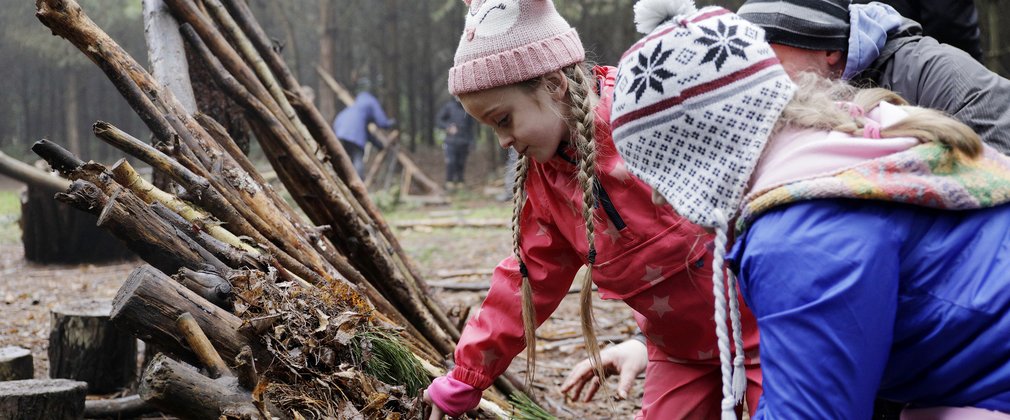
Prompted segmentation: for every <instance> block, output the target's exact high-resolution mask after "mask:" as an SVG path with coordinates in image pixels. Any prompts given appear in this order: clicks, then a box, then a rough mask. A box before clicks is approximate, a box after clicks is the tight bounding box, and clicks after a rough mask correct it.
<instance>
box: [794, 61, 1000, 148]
mask: <svg viewBox="0 0 1010 420" xmlns="http://www.w3.org/2000/svg"><path fill="white" fill-rule="evenodd" d="M796 84H797V85H798V86H799V88H798V89H797V91H796V93H795V94H794V95H793V99H792V101H790V102H789V104H788V105H786V108H785V110H783V111H782V115H781V116H779V120H778V122H777V123H776V125H775V131H778V130H780V129H782V128H784V127H787V126H788V127H794V128H812V129H816V130H833V131H839V132H842V133H846V134H850V135H854V136H864V135H865V134H866V132H865V130H866V118H865V116H859V115H857V116H853V115H852V114H850V113H849V112H848V111H847V110H845V109H842V108H840V107H838V106H837V105H836V101H851V102H852V103H854V104H856V105H858V106H859V107H860V108H862V109H863V110H865V111H870V110H872V109H874V108H876V107H877V106H879V105H880V103H881V102H888V103H891V104H894V105H898V106H901V108H902V110H904V111H905V112H907V113H908V116H907V117H905V118H903V119H902V120H901V121H899V122H897V123H895V124H893V125H890V126H888V127H887V128H883V129H882V130H881V131H880V137H883V138H889V137H914V138H917V139H919V140H920V141H923V142H932V143H939V144H942V145H944V146H946V147H948V148H949V149H950V150H951V151H952V153H953V156H954V158H955V159H974V158H976V157H978V156H979V155H980V154H981V153H982V140H981V139H980V138H979V136H978V134H976V133H975V132H974V131H973V130H972V129H971V128H970V127H968V126H967V125H964V124H963V123H961V122H960V121H957V120H955V119H953V118H951V117H950V116H948V115H946V114H944V113H942V112H939V111H935V110H931V109H925V108H920V107H915V106H909V105H908V102H907V101H905V99H903V98H902V97H901V96H900V95H898V94H897V93H894V92H891V91H889V90H887V89H880V88H874V89H863V90H859V89H856V88H853V87H852V86H849V85H847V84H845V83H844V82H840V81H832V80H828V79H824V78H821V77H818V76H816V75H813V74H802V75H800V76H799V77H797V80H796Z"/></svg>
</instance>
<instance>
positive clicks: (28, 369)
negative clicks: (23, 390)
mask: <svg viewBox="0 0 1010 420" xmlns="http://www.w3.org/2000/svg"><path fill="white" fill-rule="evenodd" d="M34 377H35V367H34V366H33V365H32V352H31V350H28V349H26V348H22V347H17V346H7V347H4V348H0V381H17V380H21V379H32V378H34Z"/></svg>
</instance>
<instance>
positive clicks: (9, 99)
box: [0, 0, 1010, 178]
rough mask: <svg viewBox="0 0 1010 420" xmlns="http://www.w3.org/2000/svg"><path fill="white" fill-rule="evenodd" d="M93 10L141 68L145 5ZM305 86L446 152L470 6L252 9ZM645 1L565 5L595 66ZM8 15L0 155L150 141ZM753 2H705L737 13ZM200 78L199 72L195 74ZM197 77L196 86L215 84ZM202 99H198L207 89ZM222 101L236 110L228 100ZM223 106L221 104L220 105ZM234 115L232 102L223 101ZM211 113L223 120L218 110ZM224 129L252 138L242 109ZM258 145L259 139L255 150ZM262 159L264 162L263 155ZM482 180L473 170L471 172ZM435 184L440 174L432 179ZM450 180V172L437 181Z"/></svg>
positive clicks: (352, 3)
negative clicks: (368, 102)
mask: <svg viewBox="0 0 1010 420" xmlns="http://www.w3.org/2000/svg"><path fill="white" fill-rule="evenodd" d="M79 1H80V3H81V5H82V6H83V7H84V9H85V11H86V12H87V13H88V14H89V15H90V16H91V17H92V18H93V19H94V20H95V21H96V22H97V23H98V24H99V25H100V26H101V27H102V28H104V29H105V30H106V31H107V32H108V33H109V34H110V35H111V36H112V37H113V38H114V39H115V40H116V41H117V42H119V43H120V44H121V45H122V46H123V47H124V48H125V49H126V50H127V51H129V52H130V53H131V54H132V55H133V56H134V57H135V58H136V59H137V60H138V61H139V62H141V63H147V47H146V44H145V40H144V25H143V19H142V4H141V0H79ZM248 2H249V5H250V6H251V8H252V9H253V12H254V13H255V15H256V16H257V18H258V19H259V21H260V22H261V24H262V25H263V26H264V28H265V29H266V30H267V32H268V34H269V35H270V36H271V37H272V38H273V40H274V42H275V45H276V47H277V48H279V49H280V50H281V51H282V53H283V55H284V57H285V59H286V60H287V62H288V65H289V66H290V67H291V69H292V70H293V71H294V72H295V76H296V77H297V79H298V80H299V81H300V82H301V83H302V84H303V85H306V86H309V87H311V88H312V89H313V91H314V93H315V101H316V104H317V106H319V108H320V110H321V111H322V112H323V114H324V116H325V117H326V118H328V119H330V120H332V118H333V117H334V116H335V115H336V113H337V112H338V111H339V110H340V109H342V107H343V105H342V104H341V103H340V102H339V101H338V100H337V99H336V98H335V96H334V94H333V93H332V92H331V91H330V89H329V88H327V87H326V85H324V84H321V81H320V80H319V77H318V75H317V70H316V69H317V66H318V67H321V68H323V69H324V70H325V71H326V72H328V73H329V74H331V75H332V76H333V77H334V78H335V79H336V80H338V81H339V82H340V83H342V84H344V85H345V86H353V82H354V80H355V78H356V77H357V76H359V75H362V76H367V77H369V78H370V80H372V82H373V85H374V88H373V93H375V95H376V96H377V97H378V98H379V100H380V101H381V103H382V105H383V107H384V108H385V109H386V111H387V113H389V114H391V116H392V117H394V118H396V120H397V121H399V128H400V129H401V131H402V136H401V144H404V145H406V146H407V147H408V148H409V150H411V151H412V152H417V151H419V150H422V149H424V148H428V150H430V149H432V148H435V147H438V141H439V137H440V135H441V133H440V132H438V130H437V129H436V127H435V124H434V120H435V114H436V113H437V112H438V108H439V107H440V106H441V104H442V103H443V102H445V101H447V100H449V94H448V92H447V91H446V74H447V70H448V68H449V67H450V66H451V65H452V59H453V53H454V50H455V48H456V44H457V42H458V40H459V36H460V33H461V32H462V28H463V16H464V14H465V5H464V3H463V2H462V1H461V0H286V1H278V0H248ZM634 2H635V0H580V1H576V0H557V1H555V3H556V5H557V7H558V9H559V10H560V11H561V13H562V14H563V15H564V16H565V17H566V18H567V19H568V21H569V22H570V23H571V24H572V25H573V26H575V27H576V28H577V29H578V31H579V34H580V37H581V38H582V41H583V43H584V44H585V45H586V49H587V51H588V52H589V58H590V59H591V60H592V61H595V62H597V63H601V64H613V63H616V61H617V58H618V57H619V56H620V54H621V52H623V51H624V49H625V48H627V47H628V46H629V45H631V44H632V43H633V42H634V41H636V40H637V39H638V37H639V35H638V34H636V33H635V30H634V24H633V18H632V5H633V4H634ZM2 3H3V6H4V7H0V57H2V60H0V76H2V77H0V150H2V151H3V152H5V153H7V154H9V155H12V156H14V157H16V158H20V159H26V160H29V161H31V160H34V157H33V156H34V155H32V154H31V153H30V151H29V147H30V145H31V144H32V143H33V142H35V141H37V140H39V139H42V138H47V139H50V140H52V141H55V142H57V143H59V144H62V145H64V146H66V147H68V148H69V149H70V150H71V151H73V152H75V153H77V154H79V156H81V157H82V158H84V159H85V160H88V159H91V160H95V161H99V162H106V163H108V162H112V161H114V160H116V159H118V158H120V157H122V154H121V153H120V152H118V151H117V150H115V149H112V148H111V147H109V146H107V145H105V144H104V143H102V142H100V141H97V139H94V137H93V136H92V135H91V129H90V127H91V124H92V123H94V122H95V121H97V120H105V121H109V122H111V123H113V124H114V125H116V126H117V127H120V128H122V129H124V130H126V131H127V132H130V133H131V134H133V135H134V136H136V137H138V138H142V139H147V138H150V132H149V131H148V130H147V128H146V127H145V126H144V124H143V123H141V121H140V119H139V118H138V117H137V116H136V115H134V113H133V111H132V110H130V108H129V107H128V106H127V104H126V102H125V101H124V100H123V99H122V97H120V96H119V94H118V92H117V91H116V90H115V89H114V88H113V86H112V84H111V83H110V82H109V80H108V78H107V77H106V76H105V75H104V74H102V72H101V71H100V70H99V69H98V68H97V67H96V66H95V65H93V64H92V63H90V62H88V61H87V60H86V59H85V58H84V56H83V55H82V54H81V53H80V52H78V51H77V50H75V49H73V47H72V46H71V45H70V43H68V42H66V41H64V40H62V39H59V38H56V37H54V36H52V35H51V34H50V33H49V32H48V31H47V30H46V28H45V27H43V26H42V24H40V23H39V21H38V20H37V19H36V18H35V17H34V11H35V7H34V2H33V1H30V0H3V1H2ZM740 3H742V0H724V1H711V0H700V1H698V4H699V6H702V5H709V4H718V5H721V6H724V7H727V8H729V9H731V10H735V9H736V8H737V7H738V6H739V4H740ZM976 6H977V7H978V10H979V16H980V23H981V26H982V28H981V29H982V42H983V50H984V51H985V52H986V57H985V64H986V65H987V66H988V67H989V68H990V69H992V70H994V71H996V72H998V73H1000V74H1002V75H1003V76H1004V77H1006V76H1007V75H1008V74H1010V28H1007V27H1005V26H1003V25H1001V24H1000V20H1001V18H1002V13H1001V12H1002V11H1003V9H1005V8H1007V0H976ZM196 71H198V70H196ZM209 79H210V78H209V77H205V78H204V77H197V78H195V80H194V83H195V84H197V86H196V88H197V89H199V83H213V82H211V81H210V80H209ZM198 92H199V90H198ZM218 101H219V102H220V101H224V102H227V100H226V99H220V98H219V99H218ZM212 102H213V101H212ZM218 105H219V106H220V107H221V108H223V109H228V108H229V105H228V104H226V103H223V104H222V103H219V104H218ZM212 115H214V114H213V113H212ZM231 120H232V121H222V123H225V125H227V126H229V127H230V128H233V129H235V130H237V131H241V124H242V121H241V111H236V112H233V113H232V118H231ZM252 144H253V145H255V142H252ZM251 153H252V154H253V155H254V156H255V155H256V154H257V151H256V150H255V146H253V150H252V151H251ZM472 156H473V157H471V161H476V162H473V163H472V164H471V166H470V167H471V168H474V167H477V168H484V169H486V170H487V171H480V170H478V171H476V172H477V173H485V174H487V176H488V177H489V178H491V177H495V176H498V175H494V172H492V171H490V169H492V168H494V167H497V166H498V165H500V164H501V162H502V161H503V159H502V153H501V152H500V151H499V150H498V147H497V144H496V143H494V142H493V140H492V139H491V136H489V135H488V133H483V134H482V136H481V140H480V144H479V146H478V149H477V151H476V153H475V155H472ZM471 171H473V169H471ZM433 175H435V174H433ZM437 175H441V174H437Z"/></svg>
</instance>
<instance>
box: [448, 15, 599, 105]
mask: <svg viewBox="0 0 1010 420" xmlns="http://www.w3.org/2000/svg"><path fill="white" fill-rule="evenodd" d="M464 3H466V4H467V6H468V7H469V10H468V11H467V15H466V25H465V27H464V30H463V35H462V37H460V40H459V46H458V47H457V48H456V57H455V59H454V61H453V67H452V68H451V69H449V92H450V93H452V94H453V95H460V94H463V93H468V92H476V91H480V90H485V89H490V88H495V87H500V86H507V85H510V84H513V83H518V82H522V81H525V80H529V79H532V78H534V77H537V76H541V75H544V74H547V73H550V72H552V71H556V70H560V69H563V68H565V67H567V66H569V65H572V64H575V63H578V62H581V61H583V60H585V58H586V51H585V49H583V47H582V41H581V40H579V34H578V33H577V32H576V31H575V28H572V27H571V25H569V24H568V22H566V21H565V19H564V18H563V17H561V15H560V14H558V11H557V9H555V7H554V2H553V1H551V0H464Z"/></svg>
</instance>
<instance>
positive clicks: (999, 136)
mask: <svg viewBox="0 0 1010 420" xmlns="http://www.w3.org/2000/svg"><path fill="white" fill-rule="evenodd" d="M853 82H854V83H855V84H857V85H861V86H879V87H882V88H886V89H890V90H892V91H895V92H897V93H898V94H900V95H901V96H902V97H904V98H905V99H907V100H908V101H909V102H911V103H913V104H915V105H918V106H921V107H924V108H932V109H938V110H941V111H945V112H946V113H948V114H950V115H951V116H953V117H954V118H956V119H958V120H959V121H961V122H963V123H965V124H967V125H968V126H969V127H971V128H972V129H974V130H975V132H977V133H978V134H979V136H980V137H982V141H984V142H986V143H988V144H989V145H990V146H992V147H994V148H996V149H997V150H999V151H1000V152H1003V153H1004V154H1010V80H1007V79H1004V78H1002V77H1000V76H999V75H997V74H996V73H993V72H991V71H989V69H987V68H985V67H984V66H982V64H980V63H979V62H978V61H975V60H974V59H973V58H971V56H969V55H968V54H967V53H965V52H964V51H961V50H959V49H957V48H954V47H952V46H950V45H946V44H940V43H938V42H937V41H936V40H935V39H933V38H930V37H926V36H922V28H921V27H920V26H919V24H918V23H915V22H914V21H911V20H906V21H905V23H904V24H902V25H901V27H900V28H899V29H898V31H897V32H896V33H895V34H894V35H891V36H890V37H889V38H888V40H887V43H886V44H885V45H884V49H883V51H881V54H880V57H878V58H877V59H876V61H874V62H873V63H872V64H870V67H869V68H867V69H866V70H863V71H862V72H861V73H859V74H858V75H857V76H856V77H855V78H853Z"/></svg>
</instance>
